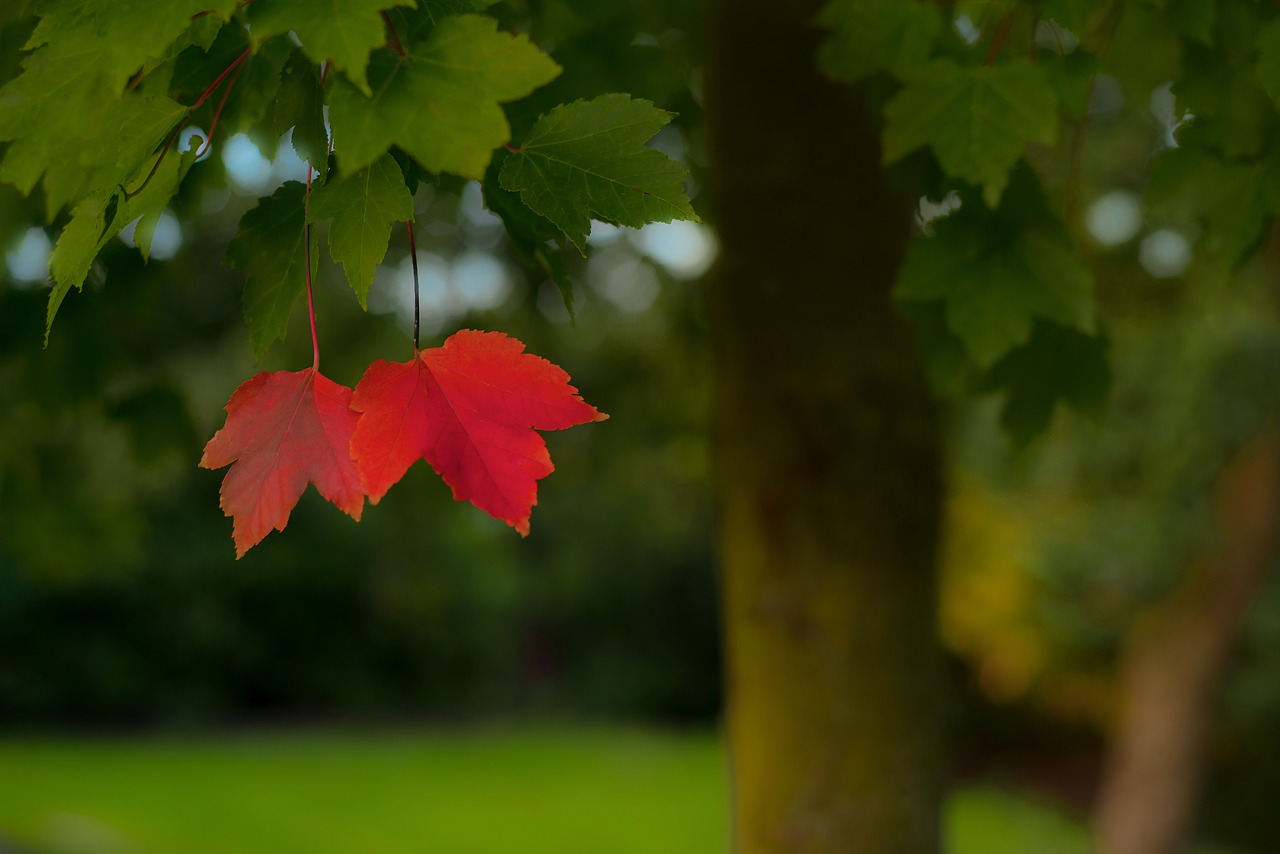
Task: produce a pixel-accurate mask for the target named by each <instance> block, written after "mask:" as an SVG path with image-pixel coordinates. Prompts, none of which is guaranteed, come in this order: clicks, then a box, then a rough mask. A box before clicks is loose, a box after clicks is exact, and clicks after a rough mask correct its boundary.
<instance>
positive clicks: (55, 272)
mask: <svg viewBox="0 0 1280 854" xmlns="http://www.w3.org/2000/svg"><path fill="white" fill-rule="evenodd" d="M119 207H120V197H119V196H118V195H114V194H108V193H105V192H102V191H98V192H95V193H91V194H89V195H88V196H86V197H85V198H84V199H83V200H82V201H81V202H80V204H78V205H76V207H75V210H73V211H72V212H71V221H70V222H69V223H67V226H66V228H64V229H62V233H61V234H60V235H58V242H57V244H55V245H54V247H53V252H52V253H50V255H49V273H50V275H51V276H52V277H53V290H51V291H50V292H49V305H48V308H47V309H46V311H45V321H44V343H45V346H46V347H47V346H49V333H50V332H51V331H52V330H53V320H54V318H55V317H56V316H57V314H58V309H59V308H60V307H61V306H62V301H63V299H65V298H66V296H67V294H69V293H70V292H71V289H72V288H73V287H74V288H76V289H77V290H78V289H80V288H81V287H83V285H84V280H85V276H87V275H89V267H90V266H92V265H93V259H94V258H96V257H97V255H98V250H100V249H101V248H102V247H103V246H104V245H106V242H107V241H108V240H110V239H111V236H112V235H113V234H115V233H116V232H118V231H119V228H118V227H117V226H116V223H117V222H120V219H119Z"/></svg>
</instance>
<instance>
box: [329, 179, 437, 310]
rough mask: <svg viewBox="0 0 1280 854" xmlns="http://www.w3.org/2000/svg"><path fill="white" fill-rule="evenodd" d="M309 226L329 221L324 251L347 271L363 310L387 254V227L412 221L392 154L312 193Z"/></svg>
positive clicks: (409, 200)
mask: <svg viewBox="0 0 1280 854" xmlns="http://www.w3.org/2000/svg"><path fill="white" fill-rule="evenodd" d="M308 216H309V217H310V219H311V222H320V221H321V220H325V219H330V218H332V219H333V223H332V224H331V225H330V226H329V252H330V254H331V255H333V260H334V261H337V262H338V263H340V264H341V265H342V267H343V269H344V270H345V271H346V273H347V279H348V280H349V281H350V282H351V287H352V289H354V290H355V292H356V298H357V299H359V300H360V307H361V308H366V309H367V308H368V304H367V300H368V296H369V287H370V286H371V285H372V284H373V272H374V268H376V267H377V266H378V265H379V264H380V263H382V259H383V258H384V257H385V256H386V254H387V242H388V241H389V240H390V238H391V226H392V225H393V224H394V223H397V222H407V221H409V220H411V219H413V197H412V196H410V195H409V190H408V188H407V187H405V183H404V176H403V175H402V174H401V172H400V167H399V166H397V165H396V162H395V160H394V159H392V157H391V155H389V154H384V155H383V156H382V157H380V158H379V159H378V160H377V162H375V163H374V164H373V165H372V166H369V167H367V168H365V169H361V170H360V171H359V172H356V173H354V174H352V175H346V176H344V177H343V178H342V179H341V180H335V181H330V182H329V183H328V184H326V185H325V186H323V187H321V188H319V189H317V190H315V191H314V192H313V193H312V195H311V203H310V205H309V208H308Z"/></svg>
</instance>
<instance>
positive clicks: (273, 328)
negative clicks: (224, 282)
mask: <svg viewBox="0 0 1280 854" xmlns="http://www.w3.org/2000/svg"><path fill="white" fill-rule="evenodd" d="M305 205H306V188H305V187H304V186H303V185H302V184H300V183H298V182H297V181H289V182H288V183H286V184H285V185H284V186H282V187H280V188H279V189H278V190H276V191H275V192H274V193H272V194H271V196H270V197H269V198H266V199H262V200H261V201H259V202H258V204H257V206H256V207H254V208H253V209H252V210H250V211H248V212H247V213H245V215H244V216H243V217H241V218H240V229H239V231H237V232H236V236H235V237H234V238H232V240H231V243H230V245H228V246H227V258H226V261H225V262H224V263H226V265H227V266H228V267H230V268H231V269H233V270H240V271H242V272H245V273H248V274H249V279H248V281H247V282H245V287H244V316H245V321H246V322H247V323H248V324H249V341H250V343H251V345H252V347H253V355H254V358H256V359H261V358H262V357H263V356H264V355H265V354H266V352H267V350H268V349H269V348H270V347H271V344H272V343H273V342H274V341H275V340H276V339H283V338H284V334H285V331H286V330H287V329H288V327H289V315H290V313H292V311H293V304H294V303H295V302H297V300H298V297H300V296H301V295H302V294H303V292H304V291H305V290H306V282H307V280H306V252H305V251H304V243H305V241H304V240H303V228H304V226H305V225H306V208H305ZM311 255H312V258H311V261H312V266H313V267H314V266H315V264H316V262H317V260H318V252H317V249H316V247H315V246H313V247H312V248H311Z"/></svg>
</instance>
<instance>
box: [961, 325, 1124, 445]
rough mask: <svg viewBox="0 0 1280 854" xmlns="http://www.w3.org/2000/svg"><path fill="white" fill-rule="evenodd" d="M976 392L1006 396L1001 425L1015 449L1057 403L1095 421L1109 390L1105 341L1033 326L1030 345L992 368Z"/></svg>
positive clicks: (1030, 436)
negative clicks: (1000, 392) (996, 393)
mask: <svg viewBox="0 0 1280 854" xmlns="http://www.w3.org/2000/svg"><path fill="white" fill-rule="evenodd" d="M978 388H979V390H996V389H1003V390H1005V391H1006V392H1007V393H1006V396H1005V401H1004V406H1003V408H1002V409H1001V411H1000V423H1001V426H1003V427H1004V429H1005V432H1007V433H1008V434H1009V436H1010V438H1012V439H1013V441H1014V443H1015V444H1017V445H1026V444H1028V443H1029V442H1030V441H1031V440H1032V439H1034V438H1035V437H1036V436H1039V435H1040V434H1041V433H1043V432H1044V431H1045V428H1047V427H1048V426H1049V422H1050V421H1051V420H1052V418H1053V412H1054V410H1055V409H1056V408H1057V406H1058V404H1059V403H1065V404H1067V405H1068V406H1070V407H1071V408H1072V409H1075V410H1076V411H1078V412H1082V413H1084V414H1086V415H1093V416H1097V415H1100V414H1101V413H1102V411H1103V409H1105V407H1106V402H1107V394H1108V392H1109V391H1110V389H1111V366H1110V361H1109V360H1108V358H1107V340H1106V338H1104V337H1103V336H1100V335H1087V334H1085V333H1082V332H1078V331H1076V330H1074V329H1066V328H1063V327H1061V326H1058V325H1057V324H1053V323H1036V326H1035V330H1034V331H1033V332H1032V334H1031V338H1030V340H1028V341H1027V343H1026V344H1025V345H1023V346H1021V347H1019V348H1018V349H1016V350H1013V351H1011V352H1010V353H1008V354H1006V355H1005V356H1004V357H1003V358H1001V359H1000V361H998V362H996V363H995V364H994V365H992V367H991V370H989V371H988V372H987V373H986V374H985V375H984V376H983V377H982V378H981V379H980V380H979V382H978Z"/></svg>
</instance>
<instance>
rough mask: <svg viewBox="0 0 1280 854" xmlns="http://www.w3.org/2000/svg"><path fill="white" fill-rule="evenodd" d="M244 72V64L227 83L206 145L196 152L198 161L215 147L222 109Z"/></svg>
mask: <svg viewBox="0 0 1280 854" xmlns="http://www.w3.org/2000/svg"><path fill="white" fill-rule="evenodd" d="M241 56H244V54H241ZM242 70H244V64H243V63H241V64H239V65H237V66H236V70H235V73H234V74H232V75H231V79H230V80H228V81H227V88H225V89H223V90H222V97H221V98H220V99H219V100H218V109H216V110H214V112H213V121H212V122H210V123H209V133H208V134H206V135H205V139H204V145H202V146H200V150H199V151H198V152H196V159H197V160H199V159H200V158H201V157H204V156H205V155H206V154H208V153H209V149H210V148H211V147H212V146H213V132H214V131H216V130H217V129H218V119H219V118H220V117H221V116H222V108H223V107H225V106H226V105H227V97H228V96H229V95H230V94H231V90H232V89H234V88H235V87H236V81H237V80H238V79H240V72H241V71H242Z"/></svg>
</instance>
